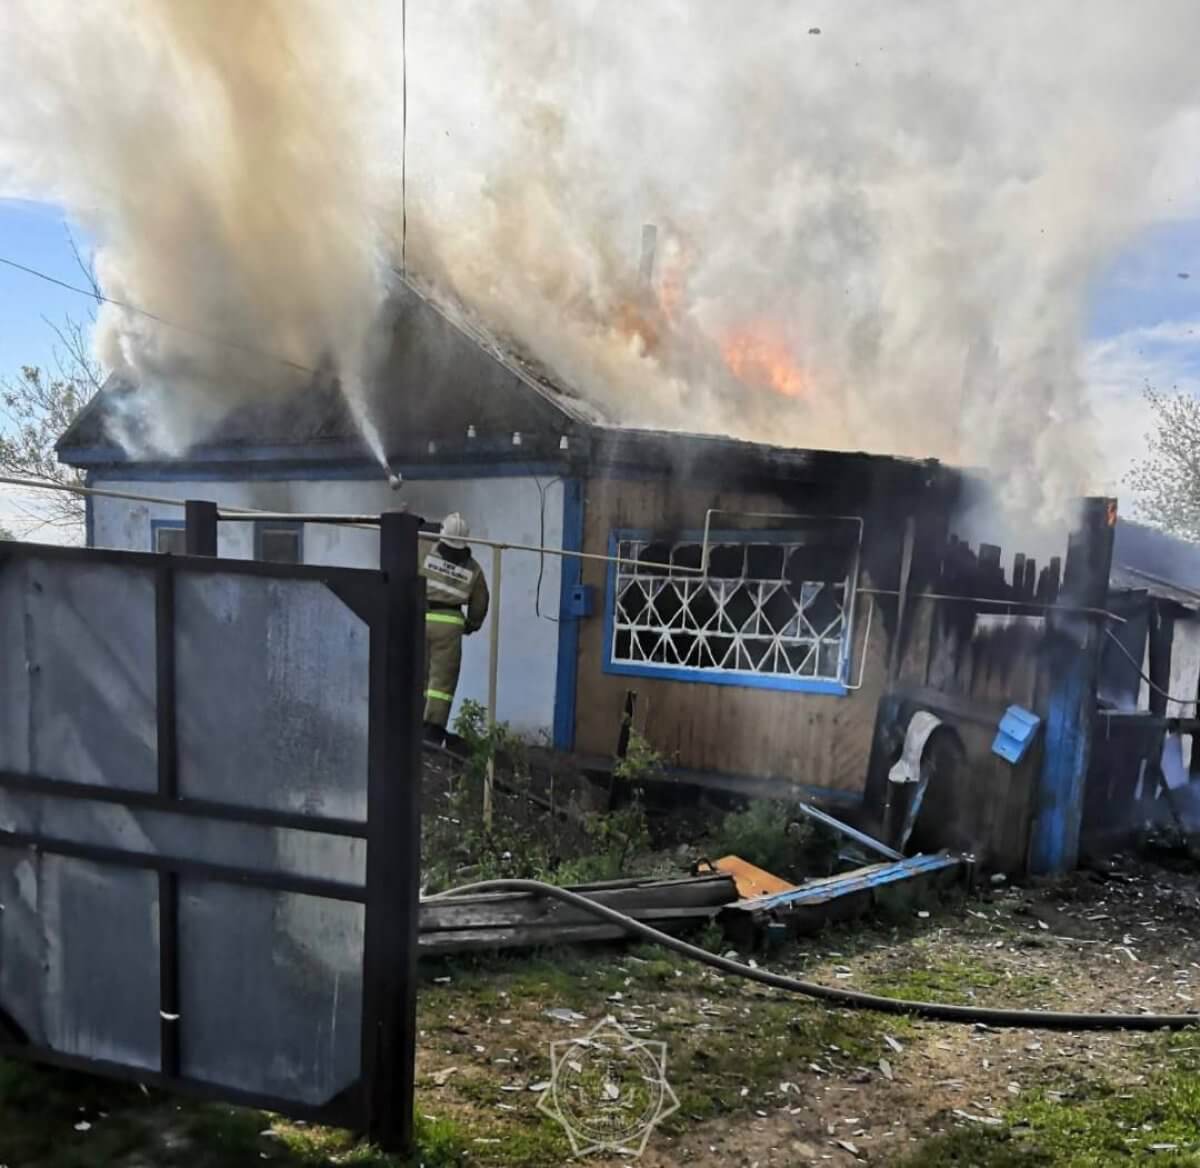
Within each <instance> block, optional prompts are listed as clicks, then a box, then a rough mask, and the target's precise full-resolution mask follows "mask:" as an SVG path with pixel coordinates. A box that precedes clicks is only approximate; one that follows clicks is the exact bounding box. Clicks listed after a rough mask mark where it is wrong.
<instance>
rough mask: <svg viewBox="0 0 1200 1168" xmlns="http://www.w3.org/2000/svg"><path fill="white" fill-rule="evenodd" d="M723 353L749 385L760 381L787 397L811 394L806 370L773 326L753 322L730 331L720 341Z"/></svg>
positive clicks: (727, 362) (734, 373) (731, 369)
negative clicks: (797, 362) (798, 363)
mask: <svg viewBox="0 0 1200 1168" xmlns="http://www.w3.org/2000/svg"><path fill="white" fill-rule="evenodd" d="M721 356H722V357H723V358H724V359H725V364H726V365H727V366H728V367H729V370H730V372H731V373H732V374H733V375H734V376H735V377H736V378H737V379H738V380H739V381H744V382H746V384H748V385H760V386H763V387H764V388H766V389H772V390H774V391H775V392H776V393H779V394H782V395H783V396H784V397H806V396H807V394H808V378H807V377H806V376H805V373H804V370H803V369H802V368H801V367H800V366H799V365H797V364H796V361H795V358H794V357H793V356H792V353H791V350H790V348H789V347H788V345H787V343H786V342H785V341H784V340H783V339H782V338H781V337H780V336H779V334H778V332H777V331H776V330H774V329H773V328H771V327H770V326H764V325H750V326H746V327H743V328H740V329H735V330H734V331H733V332H730V333H727V334H726V335H725V337H724V339H723V340H722V341H721Z"/></svg>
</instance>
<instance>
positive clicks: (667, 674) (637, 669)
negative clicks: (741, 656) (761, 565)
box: [603, 529, 849, 697]
mask: <svg viewBox="0 0 1200 1168" xmlns="http://www.w3.org/2000/svg"><path fill="white" fill-rule="evenodd" d="M717 534H718V533H717V532H711V531H710V532H709V539H713V538H714V537H715V536H717ZM721 534H725V535H728V534H730V533H721ZM736 534H737V535H739V536H741V537H743V538H742V539H741V540H740V541H737V542H743V543H759V542H763V543H769V542H772V541H771V540H767V539H764V540H762V541H759V540H758V538H757V534H758V533H757V532H745V531H742V532H737V533H736ZM777 534H778V533H777ZM746 536H754V537H755V538H753V539H747V538H745V537H746ZM703 537H704V533H703V532H694V533H693V532H683V533H682V534H681V535H680V536H679V537H678V538H677V539H676V540H675V542H676V543H679V542H684V541H687V540H691V539H693V538H694V539H696V540H700V539H703ZM651 538H652V537H651V536H650V535H649V534H648V533H646V532H644V531H631V530H625V529H622V530H617V531H610V532H609V535H608V554H609V555H610V556H616V554H617V544H618V543H619V542H620V541H622V540H630V539H637V540H647V539H651ZM778 542H786V540H780V541H778ZM616 600H617V565H616V564H613V563H610V564H608V570H607V572H606V573H605V579H604V664H603V671H604V672H605V673H611V674H614V675H616V676H618V677H656V678H658V679H659V680H660V681H686V682H691V683H692V684H694V685H695V684H698V685H732V686H737V687H739V688H741V689H773V690H787V691H790V692H791V693H811V694H826V695H828V696H829V697H845V696H846V695H847V693H849V690H847V689H846V686H845V684H844V683H843V682H840V681H827V680H819V679H817V678H811V677H775V676H771V675H770V674H764V673H740V672H737V671H735V670H732V669H730V670H721V671H717V670H715V669H712V670H710V669H704V670H701V669H682V668H680V667H679V666H676V665H633V664H629V663H624V662H621V663H618V662H614V661H613V659H612V655H613V631H614V626H615V624H616V611H617V604H616Z"/></svg>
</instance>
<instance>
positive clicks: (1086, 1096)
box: [898, 1032, 1200, 1168]
mask: <svg viewBox="0 0 1200 1168" xmlns="http://www.w3.org/2000/svg"><path fill="white" fill-rule="evenodd" d="M1198 1044H1200V1035H1198V1034H1196V1033H1194V1032H1185V1033H1182V1034H1177V1035H1174V1036H1172V1037H1171V1038H1170V1039H1168V1040H1166V1041H1162V1040H1160V1041H1158V1042H1152V1043H1148V1044H1147V1047H1146V1052H1145V1055H1146V1059H1147V1060H1148V1061H1151V1062H1155V1063H1157V1064H1158V1065H1157V1066H1156V1067H1155V1069H1153V1070H1152V1071H1151V1072H1150V1074H1149V1075H1148V1076H1147V1079H1146V1081H1145V1082H1144V1083H1139V1084H1135V1085H1128V1086H1126V1085H1120V1086H1118V1085H1114V1084H1112V1083H1108V1082H1104V1081H1092V1082H1088V1081H1081V1082H1077V1083H1075V1084H1073V1085H1071V1086H1070V1088H1069V1089H1068V1090H1067V1091H1065V1092H1063V1093H1061V1097H1060V1093H1057V1092H1056V1093H1054V1094H1051V1093H1050V1092H1049V1090H1048V1089H1045V1088H1043V1089H1042V1090H1040V1091H1039V1092H1037V1093H1035V1094H1034V1095H1033V1096H1031V1097H1030V1098H1029V1099H1028V1100H1025V1101H1023V1102H1022V1103H1021V1104H1020V1105H1018V1106H1017V1107H1014V1108H1013V1109H1012V1110H1011V1111H1010V1112H1009V1113H1008V1115H1007V1117H1006V1121H1005V1125H1004V1127H1003V1128H1000V1129H991V1128H988V1129H984V1130H979V1129H970V1130H960V1131H955V1132H952V1133H948V1134H947V1135H945V1136H939V1137H937V1138H936V1139H932V1140H928V1141H926V1143H925V1144H923V1145H922V1146H921V1148H920V1149H919V1150H918V1151H916V1152H915V1153H913V1155H912V1156H910V1157H909V1158H908V1159H907V1160H905V1161H903V1164H902V1165H900V1166H898V1168H950V1166H951V1165H963V1166H964V1168H965V1166H966V1165H970V1166H971V1168H1111V1166H1113V1165H1121V1164H1129V1165H1136V1164H1151V1163H1152V1164H1154V1165H1156V1168H1196V1166H1197V1165H1200V1059H1198V1058H1197V1049H1198ZM1171 1145H1174V1148H1172V1147H1171Z"/></svg>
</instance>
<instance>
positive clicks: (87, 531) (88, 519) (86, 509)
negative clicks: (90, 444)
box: [83, 470, 96, 547]
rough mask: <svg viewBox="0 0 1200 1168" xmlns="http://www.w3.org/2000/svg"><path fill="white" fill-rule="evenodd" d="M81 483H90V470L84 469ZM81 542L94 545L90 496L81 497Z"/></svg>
mask: <svg viewBox="0 0 1200 1168" xmlns="http://www.w3.org/2000/svg"><path fill="white" fill-rule="evenodd" d="M83 485H84V486H85V487H90V486H91V485H92V472H91V471H90V470H89V471H84V474H83ZM83 543H84V546H85V547H95V546H96V512H95V511H94V510H93V509H92V496H91V495H84V497H83Z"/></svg>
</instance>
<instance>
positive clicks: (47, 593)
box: [0, 554, 158, 791]
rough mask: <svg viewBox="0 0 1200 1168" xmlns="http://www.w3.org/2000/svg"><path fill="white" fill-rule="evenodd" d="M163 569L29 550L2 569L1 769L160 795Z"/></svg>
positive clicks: (0, 666)
mask: <svg viewBox="0 0 1200 1168" xmlns="http://www.w3.org/2000/svg"><path fill="white" fill-rule="evenodd" d="M154 590H155V574H154V570H153V569H152V568H150V567H149V566H146V567H142V568H134V567H118V566H117V565H115V564H106V563H83V564H78V565H77V566H75V567H73V569H72V570H71V571H70V572H63V571H61V570H60V563H59V561H57V560H55V559H48V558H46V557H44V556H37V555H33V554H31V555H28V556H25V557H22V558H21V559H20V560H18V561H17V562H16V563H15V564H12V565H11V566H10V567H9V568H8V569H7V570H6V571H5V572H4V573H3V575H0V646H3V652H2V654H0V657H2V659H3V664H0V671H2V673H0V682H2V684H3V687H4V688H3V691H2V698H0V770H11V771H20V772H23V773H35V774H44V775H50V776H52V777H54V778H56V779H62V780H66V781H71V782H77V783H96V784H104V785H106V786H114V787H127V788H133V789H135V790H139V791H153V790H154V789H155V788H156V786H157V783H158V769H157V764H156V761H155V748H154V743H155V700H154V678H155V670H154V662H155V619H154Z"/></svg>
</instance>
